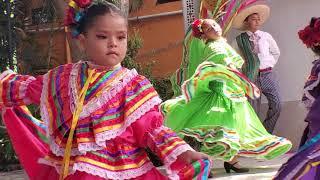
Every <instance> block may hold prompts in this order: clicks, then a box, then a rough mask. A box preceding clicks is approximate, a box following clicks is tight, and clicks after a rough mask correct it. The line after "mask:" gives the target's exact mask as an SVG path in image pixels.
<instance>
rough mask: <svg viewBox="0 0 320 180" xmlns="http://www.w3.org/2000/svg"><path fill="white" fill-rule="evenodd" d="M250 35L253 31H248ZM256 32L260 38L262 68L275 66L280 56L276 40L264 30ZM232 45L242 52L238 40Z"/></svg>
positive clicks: (259, 56) (259, 55)
mask: <svg viewBox="0 0 320 180" xmlns="http://www.w3.org/2000/svg"><path fill="white" fill-rule="evenodd" d="M247 33H248V35H249V36H251V35H252V32H251V31H247ZM255 34H257V35H258V36H259V37H260V39H259V41H258V46H259V53H258V58H259V60H260V67H259V68H260V69H265V68H269V67H271V68H273V67H274V66H275V65H276V63H277V62H278V59H279V57H280V49H279V47H278V45H277V43H276V41H275V40H274V39H273V37H272V36H271V35H270V34H269V33H267V32H264V31H259V30H258V31H256V32H255ZM232 47H233V48H234V49H235V50H236V51H237V52H238V53H239V54H242V53H241V51H240V50H239V47H238V43H237V40H234V41H233V42H232Z"/></svg>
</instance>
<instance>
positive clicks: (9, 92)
mask: <svg viewBox="0 0 320 180" xmlns="http://www.w3.org/2000/svg"><path fill="white" fill-rule="evenodd" d="M41 91H42V76H39V77H37V78H35V77H33V76H29V75H19V74H16V73H14V72H13V71H11V70H7V71H5V72H3V73H2V74H1V75H0V106H2V107H12V106H22V105H30V104H39V103H40V97H41Z"/></svg>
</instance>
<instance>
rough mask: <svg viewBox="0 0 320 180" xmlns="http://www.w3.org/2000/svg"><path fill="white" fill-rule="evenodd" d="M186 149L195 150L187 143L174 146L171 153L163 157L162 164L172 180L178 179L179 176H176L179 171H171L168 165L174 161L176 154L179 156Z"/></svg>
mask: <svg viewBox="0 0 320 180" xmlns="http://www.w3.org/2000/svg"><path fill="white" fill-rule="evenodd" d="M186 151H195V150H194V149H192V148H191V147H190V146H189V145H188V144H184V145H180V146H179V147H178V148H176V149H175V150H174V151H173V152H172V153H171V154H169V155H168V156H167V157H166V158H165V159H164V164H165V165H164V166H165V167H166V170H167V174H168V178H169V179H173V180H176V179H179V176H178V173H179V172H177V171H173V170H172V169H171V167H170V166H171V164H172V163H174V162H175V161H176V160H177V158H178V156H180V155H181V154H182V153H184V152H186Z"/></svg>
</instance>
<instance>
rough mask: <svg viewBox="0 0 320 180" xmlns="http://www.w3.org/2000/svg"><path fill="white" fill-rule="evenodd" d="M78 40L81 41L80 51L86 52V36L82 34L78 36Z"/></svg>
mask: <svg viewBox="0 0 320 180" xmlns="http://www.w3.org/2000/svg"><path fill="white" fill-rule="evenodd" d="M78 40H79V45H80V50H81V51H85V50H86V36H85V35H83V34H80V35H79V36H78Z"/></svg>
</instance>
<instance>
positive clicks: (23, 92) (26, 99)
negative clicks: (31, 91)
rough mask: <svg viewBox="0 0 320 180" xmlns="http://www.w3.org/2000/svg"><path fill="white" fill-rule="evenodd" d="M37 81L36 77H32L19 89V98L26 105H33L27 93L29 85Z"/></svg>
mask: <svg viewBox="0 0 320 180" xmlns="http://www.w3.org/2000/svg"><path fill="white" fill-rule="evenodd" d="M34 80H36V78H35V77H32V76H30V77H29V78H28V79H27V80H26V81H25V82H24V83H23V84H21V86H20V87H19V97H20V98H22V99H23V102H24V103H25V104H30V103H31V99H30V98H29V97H27V96H26V93H27V88H28V86H29V84H30V83H31V82H32V81H34Z"/></svg>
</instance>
